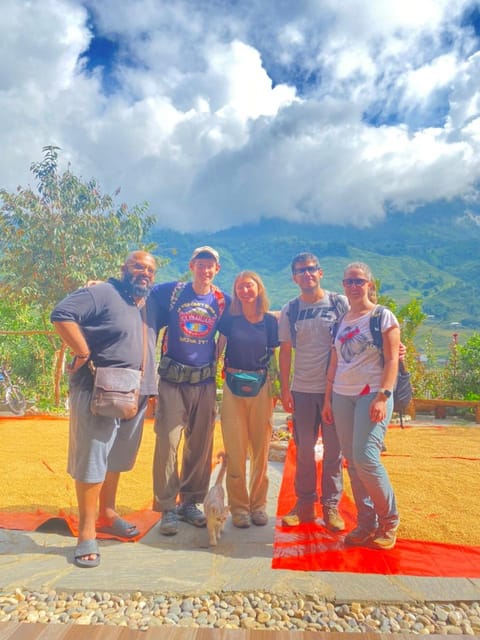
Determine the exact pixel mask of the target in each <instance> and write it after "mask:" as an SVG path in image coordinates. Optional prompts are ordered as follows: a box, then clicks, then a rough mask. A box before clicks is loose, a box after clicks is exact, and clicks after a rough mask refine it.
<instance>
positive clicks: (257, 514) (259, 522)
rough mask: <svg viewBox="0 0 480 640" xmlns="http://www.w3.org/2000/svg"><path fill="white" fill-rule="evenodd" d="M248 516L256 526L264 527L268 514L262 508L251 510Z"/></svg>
mask: <svg viewBox="0 0 480 640" xmlns="http://www.w3.org/2000/svg"><path fill="white" fill-rule="evenodd" d="M250 518H251V520H252V522H253V524H254V525H256V526H257V527H264V526H265V525H267V524H268V515H267V512H266V511H264V510H263V509H259V510H258V511H253V512H252V513H251V514H250Z"/></svg>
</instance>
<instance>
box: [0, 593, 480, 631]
mask: <svg viewBox="0 0 480 640" xmlns="http://www.w3.org/2000/svg"><path fill="white" fill-rule="evenodd" d="M10 621H12V622H27V623H28V622H31V623H34V622H40V623H48V624H79V625H121V626H124V627H128V628H131V629H138V630H141V631H146V630H147V629H149V628H150V627H158V626H162V625H177V626H181V627H191V628H193V627H197V628H198V627H210V628H225V629H270V630H288V631H322V632H328V631H333V632H337V633H338V632H347V633H348V632H379V633H413V634H419V635H429V634H442V635H469V636H475V635H480V603H478V602H470V603H468V604H467V603H462V602H459V603H451V604H445V603H435V602H422V603H413V604H412V603H408V604H405V603H402V604H398V605H393V604H378V603H377V604H362V603H359V602H352V603H349V604H339V605H335V604H332V603H331V602H328V601H325V600H324V599H321V598H320V597H316V596H301V595H298V596H296V597H295V598H292V597H288V598H284V597H281V596H279V595H273V594H269V593H263V592H258V591H256V592H251V593H219V594H207V595H203V596H194V597H193V596H192V597H189V596H182V597H180V596H178V595H175V596H171V595H166V594H144V593H141V592H132V593H121V594H115V593H110V592H94V591H90V592H88V591H85V592H76V593H66V592H56V591H52V590H40V591H26V590H22V589H16V590H15V591H14V592H13V593H5V592H0V622H10Z"/></svg>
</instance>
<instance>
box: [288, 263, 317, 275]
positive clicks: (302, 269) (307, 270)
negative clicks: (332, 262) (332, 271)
mask: <svg viewBox="0 0 480 640" xmlns="http://www.w3.org/2000/svg"><path fill="white" fill-rule="evenodd" d="M319 269H320V266H319V265H318V264H317V265H315V266H311V267H299V268H298V269H294V270H293V275H295V276H304V275H305V274H306V273H310V274H311V275H313V274H314V273H315V272H316V271H318V270H319Z"/></svg>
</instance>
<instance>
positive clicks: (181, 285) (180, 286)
mask: <svg viewBox="0 0 480 640" xmlns="http://www.w3.org/2000/svg"><path fill="white" fill-rule="evenodd" d="M186 286H187V283H186V282H184V281H182V282H177V284H176V285H175V286H174V287H173V289H172V295H171V296H170V304H169V305H168V310H169V311H172V310H173V307H174V306H175V305H176V304H177V300H178V299H179V298H180V294H181V293H182V291H183V290H184V289H185V287H186Z"/></svg>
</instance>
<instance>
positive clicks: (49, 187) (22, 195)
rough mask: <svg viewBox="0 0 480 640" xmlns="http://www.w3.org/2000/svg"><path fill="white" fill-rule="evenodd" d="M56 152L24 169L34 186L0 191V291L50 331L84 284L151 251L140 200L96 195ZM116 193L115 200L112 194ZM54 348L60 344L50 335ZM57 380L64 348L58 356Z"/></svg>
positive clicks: (148, 225) (148, 223) (55, 149)
mask: <svg viewBox="0 0 480 640" xmlns="http://www.w3.org/2000/svg"><path fill="white" fill-rule="evenodd" d="M58 151H59V147H55V146H53V145H50V146H47V147H44V149H43V159H42V160H41V161H40V162H34V163H32V165H31V167H30V169H31V171H32V173H33V175H34V176H35V179H36V181H37V185H36V189H33V188H31V187H25V188H24V187H18V188H17V190H16V192H15V193H9V192H7V191H6V190H5V189H0V202H1V207H0V294H1V296H2V298H3V299H4V300H6V301H7V302H11V303H12V304H15V305H18V304H19V303H20V304H23V305H25V306H28V307H29V308H34V309H35V310H36V312H37V313H38V323H39V327H38V328H39V329H45V330H46V329H51V325H50V323H49V320H48V318H49V315H50V311H51V309H52V307H53V306H54V305H55V304H56V302H58V300H60V299H61V298H63V297H64V296H65V295H67V294H68V293H70V292H71V291H73V290H74V289H76V288H78V287H79V286H84V285H85V284H86V282H87V280H89V279H105V278H106V277H108V276H111V275H113V274H115V275H116V274H118V272H119V268H120V265H121V264H122V262H123V260H124V258H125V256H126V254H127V253H128V252H129V251H131V250H132V249H137V248H143V249H146V250H151V249H152V247H151V246H146V245H145V244H144V238H145V237H146V235H147V233H148V232H149V230H150V228H151V226H152V225H153V222H154V218H153V217H152V216H149V215H147V205H146V203H144V204H142V205H140V206H139V205H136V206H133V207H131V208H130V207H128V206H127V205H126V204H124V203H122V204H116V202H115V201H114V197H112V196H110V195H102V194H101V192H100V188H99V186H98V184H97V182H96V181H95V180H94V179H91V180H89V181H85V180H83V179H81V178H79V177H77V176H76V175H75V174H74V173H73V172H72V170H71V169H70V166H69V167H68V168H67V169H66V170H65V171H63V172H60V171H59V168H58ZM118 193H119V190H117V191H116V192H115V194H114V196H115V197H116V196H118ZM50 341H51V344H52V349H56V348H57V349H58V339H57V338H56V336H50ZM57 363H58V366H57V375H56V376H55V379H56V398H57V400H58V380H59V372H60V369H61V366H62V365H63V351H60V353H59V357H58V359H57Z"/></svg>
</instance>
